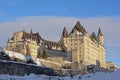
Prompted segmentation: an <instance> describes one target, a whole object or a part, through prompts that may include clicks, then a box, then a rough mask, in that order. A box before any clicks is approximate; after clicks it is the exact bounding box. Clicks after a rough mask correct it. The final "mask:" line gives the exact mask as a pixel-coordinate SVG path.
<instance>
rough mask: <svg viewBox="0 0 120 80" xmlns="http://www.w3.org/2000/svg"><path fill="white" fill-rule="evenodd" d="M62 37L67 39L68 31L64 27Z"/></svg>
mask: <svg viewBox="0 0 120 80" xmlns="http://www.w3.org/2000/svg"><path fill="white" fill-rule="evenodd" d="M62 37H63V38H66V37H68V31H67V29H66V27H64V29H63V32H62Z"/></svg>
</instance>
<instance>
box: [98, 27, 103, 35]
mask: <svg viewBox="0 0 120 80" xmlns="http://www.w3.org/2000/svg"><path fill="white" fill-rule="evenodd" d="M98 36H103V34H102V31H101V29H100V28H99V30H98Z"/></svg>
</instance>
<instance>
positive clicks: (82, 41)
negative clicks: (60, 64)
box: [7, 21, 106, 69]
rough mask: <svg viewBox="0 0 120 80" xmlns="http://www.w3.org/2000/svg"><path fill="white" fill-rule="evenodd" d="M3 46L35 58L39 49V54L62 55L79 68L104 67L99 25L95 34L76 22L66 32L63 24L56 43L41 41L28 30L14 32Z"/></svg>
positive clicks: (104, 60) (74, 67)
mask: <svg viewBox="0 0 120 80" xmlns="http://www.w3.org/2000/svg"><path fill="white" fill-rule="evenodd" d="M7 49H8V50H12V51H15V52H20V53H22V54H24V55H30V56H32V57H35V58H36V57H37V55H38V54H39V50H40V53H42V52H43V50H45V51H46V52H47V54H48V57H58V58H59V57H63V58H64V59H65V60H67V61H69V62H71V63H72V64H71V68H73V69H82V68H86V67H87V66H89V65H96V66H97V67H103V68H106V53H105V52H106V49H105V47H104V36H103V34H102V31H101V29H100V28H99V30H98V34H97V36H96V34H95V33H94V32H93V33H92V35H89V34H88V32H87V31H86V30H85V29H84V28H83V26H82V25H81V24H80V22H79V21H78V22H77V23H76V25H75V26H74V28H73V29H72V31H71V32H70V33H68V31H67V29H66V27H64V29H63V33H62V36H61V39H60V40H59V41H58V42H53V41H49V40H45V39H43V38H42V37H41V36H40V35H39V33H33V32H32V30H31V31H30V33H27V32H25V31H20V32H16V33H14V35H13V37H12V38H11V39H9V40H8V42H7Z"/></svg>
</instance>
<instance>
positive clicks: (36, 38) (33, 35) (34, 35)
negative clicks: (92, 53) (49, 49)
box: [22, 32, 41, 44]
mask: <svg viewBox="0 0 120 80" xmlns="http://www.w3.org/2000/svg"><path fill="white" fill-rule="evenodd" d="M22 39H24V40H25V39H32V40H34V41H36V42H37V44H39V43H40V39H41V36H40V35H39V33H26V32H23V36H22Z"/></svg>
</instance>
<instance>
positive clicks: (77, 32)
mask: <svg viewBox="0 0 120 80" xmlns="http://www.w3.org/2000/svg"><path fill="white" fill-rule="evenodd" d="M60 42H61V43H63V44H64V45H65V47H67V51H68V52H71V53H68V54H67V57H68V59H69V60H70V61H72V63H73V65H74V66H73V67H76V68H81V66H87V65H91V64H92V65H96V66H98V67H103V68H105V67H106V53H105V52H106V49H105V47H104V36H103V34H102V32H101V29H100V28H99V30H98V35H97V36H96V34H95V33H94V32H93V33H92V35H89V34H88V32H87V31H86V30H85V29H84V28H83V26H82V25H81V24H80V22H79V21H78V22H77V23H76V25H75V26H74V28H73V29H72V31H71V32H70V34H68V32H67V29H66V27H64V30H63V33H62V37H61V40H60ZM75 65H76V66H75Z"/></svg>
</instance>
